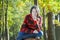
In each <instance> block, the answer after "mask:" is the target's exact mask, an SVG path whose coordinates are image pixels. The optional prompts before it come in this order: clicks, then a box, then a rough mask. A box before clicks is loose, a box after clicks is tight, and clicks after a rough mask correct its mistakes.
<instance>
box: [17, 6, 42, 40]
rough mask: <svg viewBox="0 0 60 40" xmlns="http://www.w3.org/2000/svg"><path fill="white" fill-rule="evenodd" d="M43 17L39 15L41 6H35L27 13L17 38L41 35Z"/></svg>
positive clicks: (19, 39)
mask: <svg viewBox="0 0 60 40" xmlns="http://www.w3.org/2000/svg"><path fill="white" fill-rule="evenodd" d="M41 28H42V18H41V17H40V16H39V8H38V7H37V6H33V7H32V8H31V10H30V14H28V15H26V17H25V20H24V22H23V24H22V26H21V29H20V32H19V34H18V37H17V40H22V39H24V38H31V37H36V38H37V37H41V36H42V32H41Z"/></svg>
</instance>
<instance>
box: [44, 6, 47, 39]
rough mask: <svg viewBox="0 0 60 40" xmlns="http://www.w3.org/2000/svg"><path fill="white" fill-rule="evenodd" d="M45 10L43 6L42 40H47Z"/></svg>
mask: <svg viewBox="0 0 60 40" xmlns="http://www.w3.org/2000/svg"><path fill="white" fill-rule="evenodd" d="M45 18H46V11H45V7H43V29H44V40H47V32H46V22H45V21H46V19H45Z"/></svg>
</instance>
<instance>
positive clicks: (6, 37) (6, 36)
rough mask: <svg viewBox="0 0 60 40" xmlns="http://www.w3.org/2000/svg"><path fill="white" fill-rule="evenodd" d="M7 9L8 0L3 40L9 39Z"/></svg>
mask: <svg viewBox="0 0 60 40" xmlns="http://www.w3.org/2000/svg"><path fill="white" fill-rule="evenodd" d="M7 10H8V0H6V10H5V11H6V12H5V40H9V29H8V22H7Z"/></svg>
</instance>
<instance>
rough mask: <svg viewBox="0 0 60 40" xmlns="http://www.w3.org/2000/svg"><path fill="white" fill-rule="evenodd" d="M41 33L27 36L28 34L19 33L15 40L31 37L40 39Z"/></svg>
mask: <svg viewBox="0 0 60 40" xmlns="http://www.w3.org/2000/svg"><path fill="white" fill-rule="evenodd" d="M41 36H42V33H41V32H39V33H33V34H28V33H24V32H19V33H18V36H17V40H22V39H24V38H32V37H41Z"/></svg>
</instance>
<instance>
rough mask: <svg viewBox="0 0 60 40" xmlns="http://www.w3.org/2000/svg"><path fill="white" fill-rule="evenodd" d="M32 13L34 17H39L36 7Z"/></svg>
mask: <svg viewBox="0 0 60 40" xmlns="http://www.w3.org/2000/svg"><path fill="white" fill-rule="evenodd" d="M32 15H33V16H34V17H37V11H36V9H35V8H33V9H32Z"/></svg>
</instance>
